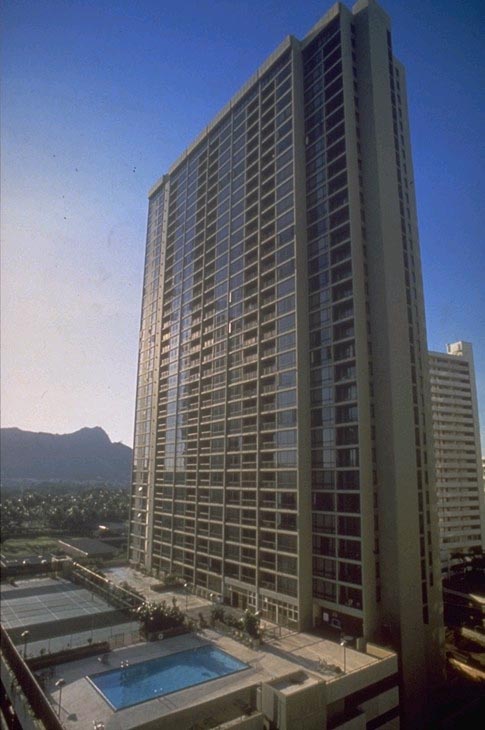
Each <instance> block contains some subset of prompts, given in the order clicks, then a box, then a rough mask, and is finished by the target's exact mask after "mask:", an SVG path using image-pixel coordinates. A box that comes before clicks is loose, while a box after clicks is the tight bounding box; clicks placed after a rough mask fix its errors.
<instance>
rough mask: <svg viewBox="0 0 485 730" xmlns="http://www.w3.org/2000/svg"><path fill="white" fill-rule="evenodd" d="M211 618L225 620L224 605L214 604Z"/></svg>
mask: <svg viewBox="0 0 485 730" xmlns="http://www.w3.org/2000/svg"><path fill="white" fill-rule="evenodd" d="M211 619H212V621H224V606H212V608H211Z"/></svg>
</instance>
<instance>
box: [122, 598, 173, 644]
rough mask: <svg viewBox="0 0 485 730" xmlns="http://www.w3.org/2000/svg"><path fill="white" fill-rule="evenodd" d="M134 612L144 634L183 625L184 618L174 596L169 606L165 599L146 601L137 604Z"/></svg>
mask: <svg viewBox="0 0 485 730" xmlns="http://www.w3.org/2000/svg"><path fill="white" fill-rule="evenodd" d="M134 614H135V616H136V618H137V619H138V620H139V621H140V624H141V627H140V628H141V631H142V632H143V633H144V634H145V635H148V634H150V633H155V632H158V631H166V630H167V629H174V628H177V627H179V626H183V624H184V620H185V616H184V614H183V613H182V611H181V610H180V608H179V607H178V606H177V601H176V599H175V598H174V599H173V601H172V605H171V606H170V605H169V604H168V603H167V602H166V601H162V602H161V603H157V602H156V601H148V602H147V603H143V604H142V605H141V606H139V607H138V608H137V609H136V610H135V611H134Z"/></svg>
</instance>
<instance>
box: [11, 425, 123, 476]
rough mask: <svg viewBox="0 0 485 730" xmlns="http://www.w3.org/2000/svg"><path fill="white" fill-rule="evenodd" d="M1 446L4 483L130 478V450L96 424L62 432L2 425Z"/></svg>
mask: <svg viewBox="0 0 485 730" xmlns="http://www.w3.org/2000/svg"><path fill="white" fill-rule="evenodd" d="M0 445H1V450H0V456H1V462H0V473H1V478H2V483H3V484H6V483H11V482H12V481H15V480H35V481H64V482H67V481H73V482H106V483H109V484H113V485H114V484H116V485H120V486H124V485H128V484H129V483H130V480H131V457H132V450H131V449H130V448H129V447H128V446H125V445H124V444H121V443H112V441H111V440H110V438H109V436H108V434H107V433H106V432H105V431H103V429H102V428H99V427H95V428H82V429H81V430H80V431H76V432H75V433H67V434H61V435H59V434H53V433H34V432H32V431H22V430H21V429H20V428H2V429H1V430H0Z"/></svg>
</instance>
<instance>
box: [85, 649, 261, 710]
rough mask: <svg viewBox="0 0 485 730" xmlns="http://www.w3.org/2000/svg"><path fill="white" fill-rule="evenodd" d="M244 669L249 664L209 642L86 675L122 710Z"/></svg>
mask: <svg viewBox="0 0 485 730" xmlns="http://www.w3.org/2000/svg"><path fill="white" fill-rule="evenodd" d="M243 669H248V665H247V664H244V662H240V661H239V660H238V659H235V658H234V657H233V656H231V655H230V654H226V653H225V652H224V651H221V650H220V649H216V648H214V647H213V646H209V645H207V646H200V647H197V648H196V649H189V650H187V651H181V652H178V653H177V654H169V655H168V656H163V657H158V658H157V659H150V660H148V661H146V662H140V663H139V664H133V665H131V666H128V667H123V668H120V669H111V670H108V671H107V672H101V673H100V674H92V675H90V676H89V677H87V679H88V680H89V681H90V682H91V683H92V684H93V685H94V687H95V688H96V689H97V690H98V692H99V693H100V694H101V695H102V696H103V697H104V699H105V700H106V702H108V704H109V705H111V707H112V708H113V709H114V710H122V709H123V708H124V707H131V706H132V705H137V704H139V703H140V702H146V701H147V700H152V699H154V698H155V697H162V696H163V695H167V694H170V693H171V692H178V691H179V690H181V689H186V688H187V687H193V686H195V685H196V684H202V683H203V682H209V681H210V680H211V679H218V678H219V677H225V676H227V675H228V674H234V673H235V672H241V671H242V670H243Z"/></svg>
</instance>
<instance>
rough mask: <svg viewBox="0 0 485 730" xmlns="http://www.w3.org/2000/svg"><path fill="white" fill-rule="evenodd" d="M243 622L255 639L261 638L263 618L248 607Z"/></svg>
mask: <svg viewBox="0 0 485 730" xmlns="http://www.w3.org/2000/svg"><path fill="white" fill-rule="evenodd" d="M242 623H243V628H244V631H246V633H247V634H249V636H252V637H253V638H254V639H257V638H259V632H260V623H261V619H260V618H259V616H257V615H256V614H255V613H253V612H252V611H251V609H250V608H247V609H246V610H245V611H244V615H243V618H242Z"/></svg>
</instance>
